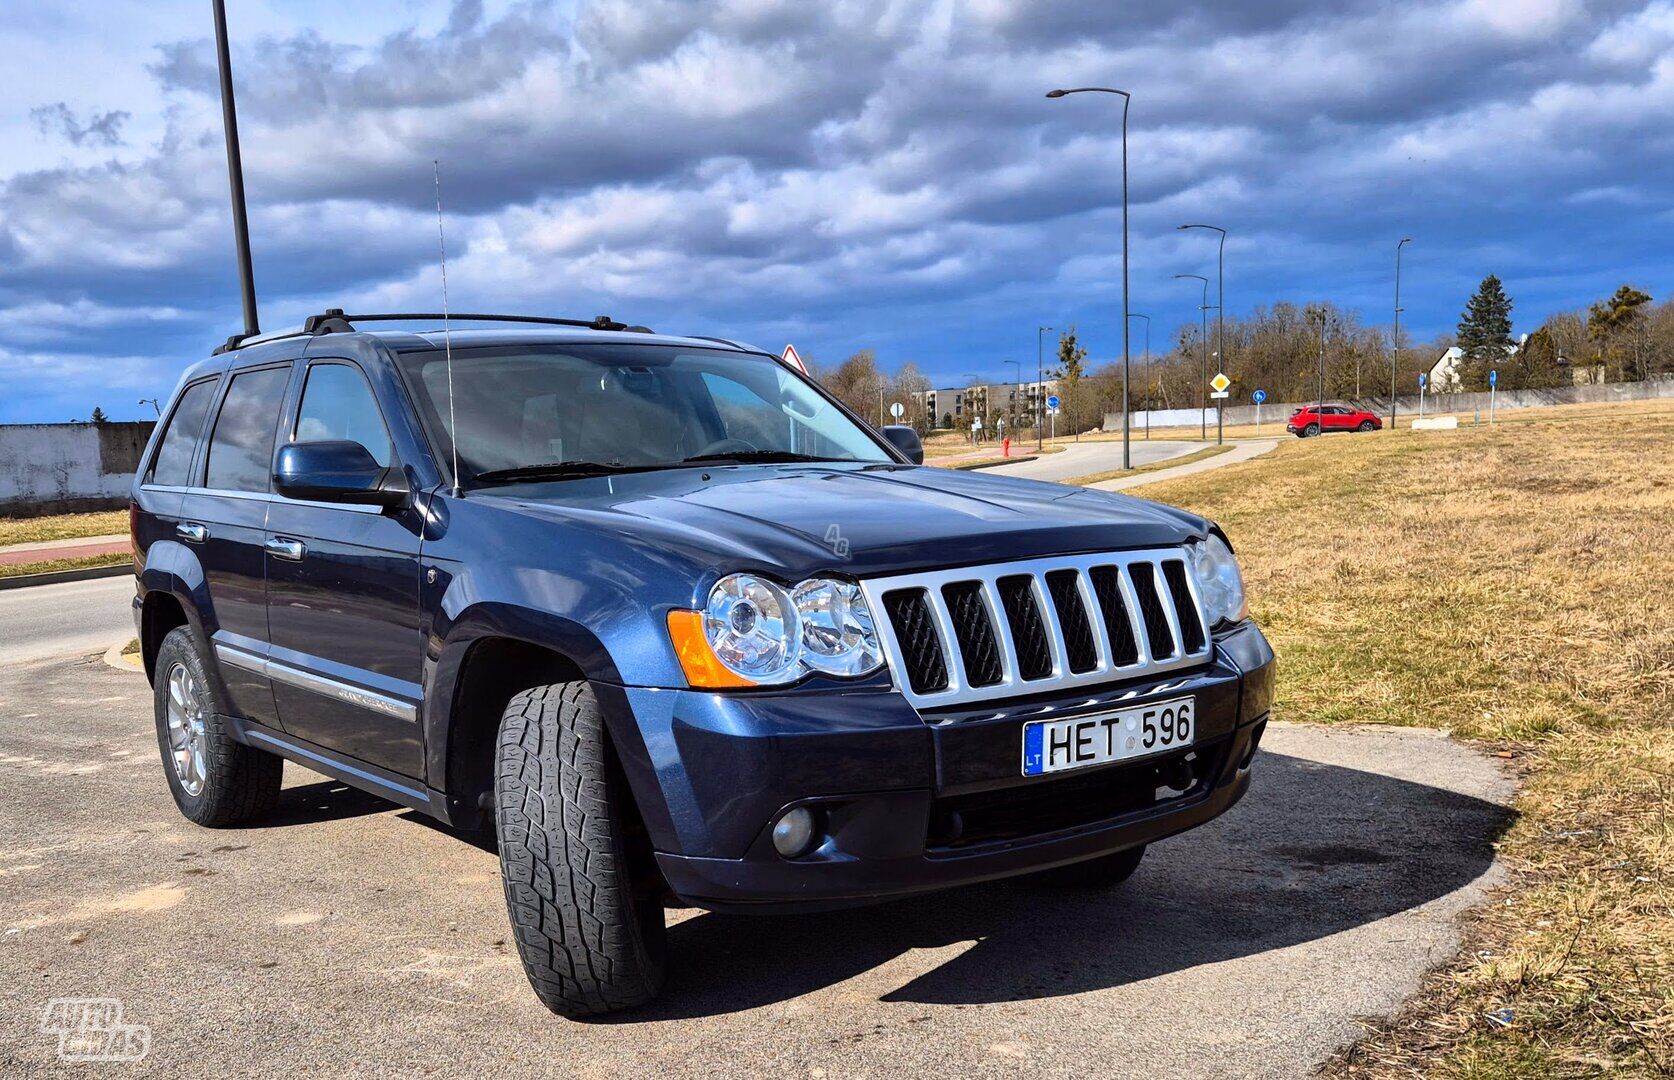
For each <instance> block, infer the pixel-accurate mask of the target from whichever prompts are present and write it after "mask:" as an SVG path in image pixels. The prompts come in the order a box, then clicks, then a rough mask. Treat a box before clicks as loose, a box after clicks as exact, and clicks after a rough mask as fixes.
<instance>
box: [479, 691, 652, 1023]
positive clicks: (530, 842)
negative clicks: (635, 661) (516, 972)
mask: <svg viewBox="0 0 1674 1080" xmlns="http://www.w3.org/2000/svg"><path fill="white" fill-rule="evenodd" d="M494 777H495V779H494V827H495V832H496V834H497V836H498V839H499V842H500V875H501V878H502V881H503V883H504V885H505V890H506V909H507V911H508V912H509V913H510V915H511V921H512V929H513V931H514V932H515V934H516V936H517V951H518V955H519V956H520V957H521V958H522V960H523V971H524V974H526V975H528V977H529V984H530V985H531V986H533V987H534V989H535V994H536V995H537V996H539V998H540V999H541V1001H542V1002H543V1003H544V1004H545V1005H546V1007H547V1008H549V1009H551V1010H552V1011H553V1012H555V1013H557V1014H558V1015H560V1016H570V1017H579V1016H596V1015H598V1014H600V1013H607V1012H615V1011H617V1010H620V1009H630V1008H633V1007H634V1006H636V1005H643V1004H645V1003H646V1002H648V1001H650V1000H651V999H652V998H654V997H656V996H657V992H658V991H659V990H661V989H662V985H663V976H664V970H665V967H666V952H667V934H666V930H665V927H664V923H663V905H662V888H661V879H660V877H659V876H658V874H657V870H656V863H655V861H654V859H653V856H652V854H651V845H650V842H649V840H648V839H647V838H646V836H645V832H644V829H643V827H642V826H641V825H640V824H639V819H638V815H637V814H636V813H635V812H634V807H633V800H632V796H631V795H630V794H629V792H628V785H627V778H626V777H625V776H624V775H623V773H622V767H621V765H620V764H619V763H618V762H617V760H616V757H615V755H614V753H613V752H612V749H611V746H610V743H609V739H608V738H607V737H606V735H605V728H604V722H603V720H602V718H601V717H600V716H599V708H598V702H597V701H596V700H595V699H594V697H593V691H592V688H591V687H589V686H588V685H587V684H586V683H585V682H572V683H554V684H553V685H550V686H537V687H535V688H534V689H532V690H525V691H523V692H522V693H521V694H518V695H517V696H516V697H514V698H512V699H511V703H510V704H509V705H507V706H506V710H505V713H504V714H503V715H502V716H501V718H500V736H499V743H498V746H497V748H496V761H495V770H494Z"/></svg>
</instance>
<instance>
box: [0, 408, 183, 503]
mask: <svg viewBox="0 0 1674 1080" xmlns="http://www.w3.org/2000/svg"><path fill="white" fill-rule="evenodd" d="M154 426H155V425H154V424H153V423H152V422H151V421H149V420H147V421H139V422H133V423H122V424H0V516H5V517H35V516H38V515H40V514H59V513H68V512H72V511H77V510H105V509H110V508H113V507H117V506H120V505H122V503H123V502H124V500H125V499H126V497H127V494H128V484H129V481H131V480H132V479H133V476H134V470H135V469H137V468H139V461H140V455H141V454H142V453H143V452H144V451H145V444H146V440H148V439H149V438H150V437H151V429H152V428H153V427H154Z"/></svg>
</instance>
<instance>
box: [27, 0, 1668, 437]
mask: <svg viewBox="0 0 1674 1080" xmlns="http://www.w3.org/2000/svg"><path fill="white" fill-rule="evenodd" d="M229 8H230V9H231V10H230V21H231V24H232V28H233V33H234V38H235V47H234V67H235V71H236V73H237V77H238V84H239V95H240V115H241V122H242V124H243V128H244V151H245V162H246V173H247V181H248V186H249V192H250V200H251V216H252V224H253V232H254V239H255V254H256V274H257V284H258V289H259V291H260V294H261V300H262V311H263V322H264V328H277V327H282V326H286V325H294V324H296V323H298V322H299V321H300V320H301V318H302V317H303V316H304V315H306V314H308V313H310V312H312V311H316V310H320V309H323V308H326V307H333V306H342V307H347V308H357V307H358V308H369V307H380V308H386V309H387V308H402V309H408V310H411V309H413V308H419V309H433V308H435V307H436V306H438V304H439V301H440V288H439V277H438V274H437V271H436V265H435V264H436V258H435V221H434V217H433V214H434V209H433V205H432V202H431V200H432V197H433V191H432V187H431V164H430V163H431V160H432V159H434V158H440V159H441V161H442V168H443V175H444V186H445V195H446V199H447V202H448V207H449V212H448V218H449V221H448V228H449V249H450V256H451V258H450V265H449V286H450V290H451V294H452V301H453V304H454V306H455V309H456V310H464V309H468V308H469V309H478V310H482V309H490V310H493V309H498V310H509V311H526V312H546V313H556V314H566V315H583V316H590V315H593V314H596V313H600V312H606V313H609V314H611V315H614V316H616V317H618V318H624V319H627V320H630V321H636V322H643V323H646V324H648V325H650V326H653V327H655V328H657V329H660V330H665V331H668V332H685V333H697V334H718V335H724V336H729V337H737V338H742V339H744V340H747V341H752V342H755V343H757V344H759V345H762V346H766V347H768V348H772V349H775V350H776V349H778V348H779V347H781V346H782V345H784V344H785V342H787V341H793V342H795V343H796V345H797V346H798V348H799V349H801V351H802V352H803V354H804V355H805V356H811V357H814V358H816V359H819V360H822V361H827V362H834V361H836V360H839V359H841V358H842V357H843V356H844V355H847V354H848V353H849V352H851V351H853V350H855V349H857V348H861V347H866V346H870V347H872V348H875V349H876V350H877V351H878V354H879V357H880V360H881V361H882V362H883V364H884V365H885V366H886V367H891V368H893V367H895V366H897V365H899V364H900V363H902V362H904V361H907V360H913V361H916V362H917V363H918V364H919V365H920V366H921V367H922V368H924V369H925V371H926V372H927V373H928V374H930V375H931V377H932V378H933V380H934V381H936V382H937V383H938V384H939V385H940V384H946V383H963V382H964V381H966V379H967V377H968V373H974V374H977V375H980V376H984V377H992V378H1005V377H1007V375H1008V373H1009V372H1010V371H1011V370H1012V369H1011V367H1010V366H1009V365H1008V364H1006V361H1008V360H1013V359H1016V360H1021V361H1023V362H1024V363H1025V364H1026V365H1027V364H1029V363H1031V362H1032V354H1033V352H1034V337H1035V333H1034V328H1035V326H1036V325H1037V324H1040V323H1048V324H1052V325H1055V326H1059V327H1063V326H1066V325H1069V324H1071V323H1074V324H1077V325H1078V326H1079V327H1080V330H1081V333H1082V338H1083V340H1084V342H1085V343H1086V344H1088V345H1089V346H1090V347H1091V349H1092V351H1093V356H1094V359H1095V360H1101V359H1104V358H1108V357H1109V356H1111V355H1113V354H1117V353H1119V351H1120V347H1121V340H1120V327H1119V325H1118V324H1119V318H1118V317H1117V315H1116V313H1117V312H1118V311H1119V310H1120V308H1119V304H1120V291H1119V288H1120V265H1121V264H1120V254H1121V252H1120V216H1119V206H1120V190H1121V189H1120V171H1119V170H1120V141H1119V126H1118V113H1117V111H1116V107H1115V106H1116V99H1113V98H1108V97H1098V96H1094V95H1083V96H1080V97H1076V98H1069V99H1065V100H1060V101H1048V100H1046V99H1045V98H1044V97H1043V96H1042V95H1043V94H1044V92H1045V91H1046V90H1048V89H1051V88H1052V87H1054V86H1057V85H1112V86H1119V87H1122V88H1124V89H1127V90H1130V91H1132V92H1133V94H1134V100H1133V107H1132V114H1131V128H1130V140H1129V146H1130V172H1131V177H1132V186H1131V191H1132V288H1133V309H1134V310H1135V311H1141V312H1146V313H1148V314H1150V315H1152V316H1153V318H1154V319H1155V326H1154V338H1153V341H1154V344H1157V345H1159V346H1160V345H1161V344H1162V343H1163V342H1164V341H1165V340H1166V338H1167V336H1168V334H1169V333H1170V332H1171V331H1172V329H1173V328H1174V327H1175V326H1176V325H1177V324H1179V323H1182V322H1185V321H1187V320H1191V319H1194V318H1195V310H1194V304H1195V302H1196V293H1195V292H1194V290H1193V286H1195V283H1192V282H1179V281H1174V280H1172V277H1171V275H1173V274H1175V273H1206V274H1208V275H1210V276H1211V277H1213V275H1214V254H1215V253H1214V241H1213V237H1212V236H1211V235H1209V234H1205V233H1196V234H1190V233H1179V232H1176V231H1175V230H1174V226H1175V225H1176V224H1178V223H1180V222H1183V221H1209V222H1214V223H1217V224H1221V225H1224V226H1226V227H1227V228H1228V229H1229V230H1230V231H1231V239H1230V240H1229V241H1228V245H1227V255H1226V259H1227V306H1228V310H1229V311H1230V312H1233V313H1241V312H1245V311H1248V310H1249V309H1250V308H1251V307H1254V306H1256V305H1259V304H1269V303H1272V302H1273V301H1275V300H1283V299H1292V300H1309V299H1322V298H1329V299H1334V300H1336V301H1338V302H1339V303H1341V304H1344V305H1346V306H1349V307H1356V308H1359V309H1360V310H1361V313H1362V318H1363V320H1364V321H1365V322H1367V323H1370V324H1382V323H1385V322H1387V320H1388V318H1389V314H1388V312H1389V308H1390V306H1391V302H1392V301H1391V278H1392V272H1393V253H1394V249H1395V243H1396V241H1397V240H1398V239H1399V238H1400V237H1402V236H1411V237H1413V238H1414V242H1413V243H1412V244H1411V245H1409V247H1408V248H1407V256H1406V261H1405V273H1404V293H1405V294H1404V301H1405V307H1406V308H1407V314H1406V316H1405V320H1406V325H1407V326H1408V327H1409V328H1410V329H1411V330H1412V331H1413V332H1414V333H1415V334H1416V335H1418V336H1420V337H1426V338H1427V337H1429V336H1431V335H1433V334H1435V333H1437V332H1439V331H1443V330H1447V329H1450V328H1451V327H1452V325H1453V324H1454V322H1455V321H1456V320H1457V318H1458V313H1459V310H1460V308H1461V307H1462V306H1463V303H1464V300H1465V297H1466V296H1467V295H1468V293H1469V292H1470V290H1471V289H1472V287H1473V286H1474V284H1475V282H1476V281H1477V280H1478V279H1480V278H1481V277H1482V276H1483V275H1484V274H1486V273H1489V272H1494V273H1497V274H1499V275H1500V277H1501V278H1502V279H1504V281H1505V283H1506V286H1507V289H1508V290H1509V292H1510V293H1511V295H1512V296H1513V298H1514V299H1515V301H1516V311H1515V321H1516V329H1517V330H1519V331H1523V330H1529V329H1532V328H1533V327H1534V326H1535V325H1536V324H1537V323H1538V322H1539V320H1540V319H1541V318H1542V317H1544V316H1545V315H1546V314H1548V313H1550V312H1552V311H1555V310H1563V309H1568V308H1574V307H1578V306H1581V305H1583V304H1585V303H1587V302H1589V301H1591V300H1593V299H1596V298H1598V297H1600V296H1603V295H1605V294H1607V293H1609V292H1610V291H1612V290H1613V289H1614V288H1615V287H1616V285H1618V284H1620V283H1621V282H1623V281H1632V282H1633V283H1635V284H1637V285H1638V286H1640V287H1641V288H1645V289H1646V290H1647V291H1650V292H1652V293H1653V294H1654V295H1655V296H1656V297H1657V298H1658V299H1662V298H1663V297H1665V296H1667V295H1668V293H1669V291H1670V283H1669V280H1668V278H1669V274H1668V269H1669V266H1668V262H1669V257H1668V254H1667V252H1668V251H1669V244H1668V236H1669V231H1670V227H1671V226H1674V213H1671V210H1670V207H1671V205H1674V203H1671V200H1670V196H1671V195H1674V191H1671V188H1674V127H1671V126H1670V125H1669V123H1668V117H1669V116H1670V115H1671V106H1674V4H1671V3H1669V2H1666V0H1656V2H1651V3H1644V2H1620V3H1617V2H1599V3H1589V2H1583V0H1518V2H1516V3H1503V2H1498V0H1445V2H1424V0H1418V2H1410V3H1401V4H1394V3H1381V2H1380V3H1373V2H1354V0H1350V2H1347V3H1345V2H1342V0H1336V2H1332V3H1324V2H1315V0H1279V2H1275V3H1270V4H1261V5H1250V4H1245V3H1233V2H1216V3H1189V2H1187V3H1180V2H1175V0H1170V2H1163V0H1137V2H1125V3H1121V4H1088V3H1081V2H1076V0H1058V2H1039V3H1023V2H1020V0H962V2H958V3H954V2H951V0H923V2H918V0H823V2H821V3H818V4H810V3H804V2H800V0H783V2H777V0H715V2H695V0H577V2H574V3H543V2H517V3H506V2H498V3H477V2H456V3H445V2H426V0H395V2H390V3H384V4H367V5H345V4H341V3H334V4H326V3H319V2H313V0H307V2H296V0H285V2H281V0H263V2H246V0H230V3H229ZM367 9H372V10H371V12H370V13H368V11H367ZM209 33H210V22H209V12H208V5H207V4H205V3H203V2H202V0H149V2H144V3H139V2H135V3H122V2H115V0H101V2H97V3H94V2H91V0H63V2H59V3H53V4H47V3H32V4H24V5H16V6H15V9H14V10H9V11H8V18H7V20H6V23H5V25H4V26H3V27H0V50H3V52H4V55H6V56H7V58H8V69H9V75H10V76H11V77H10V78H8V80H7V86H8V89H7V90H6V92H5V97H4V101H3V104H0V138H3V139H4V144H5V145H6V147H7V150H8V153H7V154H6V155H5V157H4V160H3V161H0V312H3V318H0V364H4V366H5V369H6V371H7V372H8V373H9V378H8V380H7V385H8V389H9V390H10V393H8V394H7V395H5V396H4V397H3V398H0V421H4V422H17V421H43V420H45V421H51V420H65V419H69V418H72V417H85V416H86V415H87V413H88V412H89V411H90V410H91V408H92V407H93V406H94V405H95V404H97V405H100V406H102V407H103V408H104V409H105V411H106V412H107V413H109V414H110V415H111V416H113V417H117V418H128V417H137V416H144V415H149V414H150V408H149V406H138V405H136V404H134V403H135V401H136V400H137V399H138V398H140V397H151V396H153V395H157V394H166V393H167V391H168V390H169V389H170V388H171V387H172V386H173V384H174V381H175V378H176V377H177V375H178V373H179V372H180V370H181V369H182V368H183V367H184V366H185V365H186V364H188V363H190V362H192V361H193V360H196V359H198V358H200V357H202V356H204V355H205V354H207V353H208V351H209V350H210V349H211V348H213V347H214V345H215V344H216V343H218V342H219V341H221V340H223V339H224V338H225V337H226V336H227V335H228V334H229V333H232V332H233V331H235V330H236V329H238V324H239V308H238V297H237V291H236V284H235V280H234V277H233V258H232V242H231V237H230V233H229V231H228V226H227V210H226V202H227V200H226V174H225V159H224V156H223V155H224V150H223V146H222V143H221V131H220V119H219V112H218V108H219V106H218V101H217V99H216V97H215V93H214V91H215V83H214V62H213V53H212V50H211V44H210V37H209ZM1135 326H1136V330H1137V329H1138V326H1139V324H1137V323H1136V324H1135ZM1135 348H1136V349H1137V348H1138V342H1137V341H1136V343H1135Z"/></svg>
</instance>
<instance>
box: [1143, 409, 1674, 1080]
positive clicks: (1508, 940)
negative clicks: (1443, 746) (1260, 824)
mask: <svg viewBox="0 0 1674 1080" xmlns="http://www.w3.org/2000/svg"><path fill="white" fill-rule="evenodd" d="M1504 419H1505V421H1506V422H1503V423H1500V424H1497V425H1495V426H1494V427H1493V428H1489V427H1487V426H1486V425H1485V426H1482V427H1466V428H1462V429H1460V430H1459V431H1457V432H1413V431H1408V430H1402V431H1397V432H1387V433H1383V434H1380V435H1376V436H1362V437H1348V438H1330V439H1318V440H1310V441H1307V442H1300V441H1293V442H1289V443H1285V444H1282V445H1281V447H1280V449H1279V451H1278V452H1277V453H1276V454H1273V455H1269V456H1267V457H1264V458H1260V459H1256V460H1254V461H1251V462H1248V463H1243V464H1239V465H1233V466H1229V467H1228V468H1225V469H1220V470H1215V471H1213V472H1209V473H1205V474H1202V475H1201V476H1197V477H1192V478H1189V479H1182V480H1177V481H1172V482H1167V483H1162V484H1156V485H1152V486H1148V487H1146V488H1144V489H1142V493H1143V494H1145V495H1146V496H1148V497H1151V498H1157V499H1161V500H1163V501H1166V502H1172V503H1177V504H1179V505H1183V506H1189V507H1191V508H1192V509H1194V510H1198V511H1200V512H1202V513H1205V514H1207V515H1209V516H1211V517H1213V518H1215V519H1217V520H1218V521H1220V522H1221V523H1222V524H1223V525H1224V526H1225V528H1226V529H1227V531H1228V533H1229V535H1230V536H1231V537H1232V539H1233V541H1234V543H1235V544H1236V545H1237V546H1238V551H1239V555H1240V558H1241V559H1242V561H1243V563H1244V566H1245V570H1246V573H1247V574H1248V579H1249V586H1250V592H1251V597H1252V603H1253V606H1254V609H1255V613H1256V616H1257V618H1258V619H1260V621H1261V622H1262V624H1263V626H1264V627H1265V629H1266V630H1267V633H1268V635H1269V636H1270V637H1271V638H1272V641H1273V644H1274V647H1275V648H1276V650H1277V651H1278V654H1279V662H1280V670H1281V676H1280V683H1279V688H1280V691H1279V693H1280V696H1279V700H1278V702H1277V704H1276V707H1275V708H1276V712H1277V713H1278V714H1279V715H1282V716H1283V717H1284V718H1285V719H1289V720H1304V721H1315V722H1325V723H1330V722H1334V721H1367V720H1371V721H1377V722H1382V723H1390V724H1420V725H1427V726H1435V727H1442V728H1447V729H1451V730H1452V731H1453V732H1454V733H1455V734H1456V735H1457V736H1458V737H1460V738H1462V739H1465V740H1468V741H1471V742H1473V743H1477V744H1481V745H1486V746H1488V747H1490V748H1493V749H1494V750H1496V751H1497V752H1500V753H1502V754H1508V753H1509V754H1511V755H1512V756H1513V757H1514V759H1515V764H1516V766H1517V768H1518V769H1519V771H1520V773H1521V776H1522V781H1523V783H1522V787H1521V790H1520V793H1519V796H1518V801H1517V809H1518V811H1519V818H1518V821H1517V823H1516V824H1515V825H1514V826H1513V827H1512V829H1511V831H1510V832H1509V833H1508V834H1507V835H1506V836H1505V837H1504V838H1503V840H1502V842H1501V852H1502V856H1503V858H1504V859H1505V861H1506V863H1507V864H1508V866H1509V867H1510V869H1511V871H1512V878H1511V881H1512V884H1511V886H1510V887H1509V888H1508V890H1507V892H1506V893H1505V894H1504V895H1503V896H1502V897H1501V898H1499V899H1497V900H1496V901H1495V903H1494V904H1493V905H1492V906H1491V907H1489V908H1488V909H1486V910H1485V911H1484V912H1483V913H1481V914H1480V915H1479V916H1478V917H1477V918H1475V919H1474V920H1473V922H1472V924H1471V926H1470V928H1469V930H1468V938H1469V942H1468V945H1467V948H1466V949H1465V950H1464V951H1463V952H1462V954H1461V957H1460V959H1458V960H1457V961H1455V962H1453V963H1451V964H1449V965H1447V966H1445V967H1444V968H1442V969H1441V970H1439V971H1437V972H1436V973H1434V974H1433V976H1432V978H1431V979H1430V980H1429V983H1428V985H1427V988H1426V990H1425V991H1424V993H1423V994H1422V995H1421V996H1420V997H1419V998H1418V999H1417V1000H1415V1001H1414V1002H1413V1003H1412V1004H1411V1005H1410V1006H1409V1007H1408V1009H1407V1010H1406V1011H1405V1012H1403V1013H1402V1015H1401V1016H1399V1017H1398V1018H1396V1020H1395V1021H1393V1022H1391V1023H1389V1024H1386V1025H1382V1026H1379V1027H1377V1028H1375V1029H1373V1030H1372V1031H1370V1033H1369V1034H1368V1036H1367V1038H1366V1039H1365V1040H1364V1041H1363V1042H1361V1043H1360V1044H1359V1045H1358V1046H1356V1047H1355V1048H1354V1049H1353V1050H1352V1051H1350V1052H1348V1053H1346V1054H1344V1055H1342V1056H1341V1057H1340V1058H1338V1059H1337V1060H1335V1061H1333V1062H1332V1063H1331V1064H1330V1065H1329V1066H1328V1069H1327V1071H1328V1072H1330V1073H1333V1074H1338V1075H1346V1076H1352V1077H1395V1076H1400V1077H1414V1076H1422V1077H1432V1076H1444V1077H1502V1076H1559V1077H1568V1076H1599V1075H1606V1074H1609V1075H1646V1076H1652V1075H1654V1076H1667V1075H1671V1074H1674V891H1671V884H1674V882H1671V880H1670V872H1671V871H1674V589H1671V586H1674V570H1671V569H1670V559H1671V553H1670V546H1671V545H1670V543H1669V540H1670V537H1674V458H1671V456H1670V452H1671V450H1674V402H1648V403H1635V404H1632V405H1624V406H1570V407H1563V408H1558V409H1549V410H1521V411H1519V412H1518V413H1515V414H1507V416H1506V417H1505V418H1504ZM1258 479H1259V482H1252V481H1255V480H1258ZM1499 1009H1511V1010H1513V1014H1512V1017H1513V1018H1512V1020H1511V1022H1510V1025H1509V1026H1502V1025H1500V1024H1498V1023H1496V1022H1494V1021H1492V1020H1490V1019H1488V1018H1487V1014H1489V1013H1490V1012H1494V1011H1496V1010H1499Z"/></svg>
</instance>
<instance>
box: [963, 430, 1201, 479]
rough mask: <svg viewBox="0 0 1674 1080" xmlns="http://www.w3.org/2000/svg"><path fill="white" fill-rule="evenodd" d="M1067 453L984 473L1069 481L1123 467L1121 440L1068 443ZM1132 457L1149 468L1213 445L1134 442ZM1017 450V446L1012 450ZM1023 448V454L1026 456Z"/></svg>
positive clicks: (1066, 444)
mask: <svg viewBox="0 0 1674 1080" xmlns="http://www.w3.org/2000/svg"><path fill="white" fill-rule="evenodd" d="M1063 445H1064V449H1063V450H1061V451H1059V452H1058V453H1056V454H1047V455H1045V456H1043V457H1038V458H1035V459H1034V460H1033V461H1024V462H1020V463H1018V464H1016V465H1000V466H996V467H995V468H992V469H988V470H985V471H987V472H992V473H997V474H999V475H1001V476H1022V477H1026V478H1028V479H1030V480H1068V479H1069V478H1070V477H1072V476H1089V475H1091V474H1093V473H1100V472H1108V471H1109V470H1111V469H1120V468H1121V467H1122V440H1120V439H1116V440H1112V441H1101V442H1083V443H1075V442H1066V443H1064V444H1063ZM1131 445H1132V447H1133V452H1132V454H1131V457H1132V458H1133V463H1134V464H1135V465H1149V464H1151V463H1152V462H1154V461H1166V460H1168V459H1169V458H1176V457H1182V456H1184V455H1186V454H1190V453H1192V452H1193V451H1195V450H1201V449H1203V448H1204V447H1205V446H1213V445H1214V444H1213V443H1201V442H1177V441H1171V440H1165V439H1145V438H1139V439H1133V440H1131ZM1016 449H1017V448H1016V447H1015V446H1014V447H1013V450H1016ZM1027 451H1028V447H1024V448H1023V450H1022V451H1021V452H1025V453H1026V452H1027Z"/></svg>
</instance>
